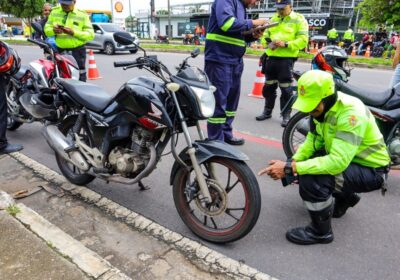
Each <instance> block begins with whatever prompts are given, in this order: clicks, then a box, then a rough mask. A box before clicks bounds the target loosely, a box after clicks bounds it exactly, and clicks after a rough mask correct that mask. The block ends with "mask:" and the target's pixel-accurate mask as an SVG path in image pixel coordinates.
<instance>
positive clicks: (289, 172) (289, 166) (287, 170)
mask: <svg viewBox="0 0 400 280" xmlns="http://www.w3.org/2000/svg"><path fill="white" fill-rule="evenodd" d="M283 171H284V172H285V175H286V176H288V175H293V168H292V160H288V161H287V162H286V164H285V167H284V169H283Z"/></svg>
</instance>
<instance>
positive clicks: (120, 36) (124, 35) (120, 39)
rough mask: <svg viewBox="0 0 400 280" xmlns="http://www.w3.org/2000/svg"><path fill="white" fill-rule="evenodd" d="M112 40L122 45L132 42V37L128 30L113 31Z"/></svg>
mask: <svg viewBox="0 0 400 280" xmlns="http://www.w3.org/2000/svg"><path fill="white" fill-rule="evenodd" d="M114 40H115V41H116V42H117V43H119V44H121V45H124V46H128V45H132V44H134V39H133V38H132V36H131V34H129V33H128V32H115V33H114Z"/></svg>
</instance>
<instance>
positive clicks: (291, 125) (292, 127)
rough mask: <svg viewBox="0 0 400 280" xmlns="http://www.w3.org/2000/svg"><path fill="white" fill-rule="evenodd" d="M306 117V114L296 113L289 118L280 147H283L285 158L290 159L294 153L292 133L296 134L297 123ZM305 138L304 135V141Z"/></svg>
mask: <svg viewBox="0 0 400 280" xmlns="http://www.w3.org/2000/svg"><path fill="white" fill-rule="evenodd" d="M307 116H308V114H305V113H301V112H297V113H296V114H294V115H293V116H292V117H291V118H290V120H289V122H288V124H287V126H286V127H285V129H284V130H283V133H282V145H283V151H284V152H285V155H286V157H287V158H291V157H292V156H293V155H294V154H295V152H296V149H295V146H296V145H295V143H293V137H294V133H295V132H296V129H297V125H298V124H299V122H300V121H302V120H303V119H305V118H306V117H307ZM305 137H306V135H304V139H305ZM302 142H304V141H302ZM296 144H301V143H296Z"/></svg>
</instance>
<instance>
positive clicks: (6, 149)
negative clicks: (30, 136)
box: [0, 144, 24, 155]
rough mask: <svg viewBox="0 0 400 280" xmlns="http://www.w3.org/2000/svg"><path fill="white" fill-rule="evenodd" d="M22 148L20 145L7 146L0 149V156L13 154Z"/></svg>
mask: <svg viewBox="0 0 400 280" xmlns="http://www.w3.org/2000/svg"><path fill="white" fill-rule="evenodd" d="M23 148H24V147H23V146H22V145H20V144H7V146H5V147H4V148H2V149H0V155H5V154H9V153H14V152H18V151H21V150H22V149H23Z"/></svg>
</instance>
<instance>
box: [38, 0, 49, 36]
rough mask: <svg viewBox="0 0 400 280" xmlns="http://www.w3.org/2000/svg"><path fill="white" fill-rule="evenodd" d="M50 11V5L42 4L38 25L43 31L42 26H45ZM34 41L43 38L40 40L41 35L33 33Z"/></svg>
mask: <svg viewBox="0 0 400 280" xmlns="http://www.w3.org/2000/svg"><path fill="white" fill-rule="evenodd" d="M51 9H52V6H51V4H50V3H44V4H43V8H42V18H41V19H40V21H39V24H40V25H41V26H42V29H43V30H44V26H45V25H46V22H47V19H48V17H49V15H50V13H51ZM34 39H35V40H40V39H43V40H44V39H45V38H42V35H41V34H39V33H38V32H35V36H34Z"/></svg>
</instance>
